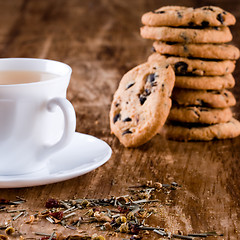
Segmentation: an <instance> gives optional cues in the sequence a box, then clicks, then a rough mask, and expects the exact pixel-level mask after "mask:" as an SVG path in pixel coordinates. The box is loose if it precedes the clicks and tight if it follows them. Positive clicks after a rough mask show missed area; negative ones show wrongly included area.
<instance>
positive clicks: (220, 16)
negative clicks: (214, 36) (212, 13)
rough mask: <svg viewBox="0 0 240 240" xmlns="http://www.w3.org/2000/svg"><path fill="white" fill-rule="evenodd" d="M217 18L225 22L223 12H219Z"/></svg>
mask: <svg viewBox="0 0 240 240" xmlns="http://www.w3.org/2000/svg"><path fill="white" fill-rule="evenodd" d="M217 20H218V21H219V22H220V23H221V24H223V22H224V18H223V16H222V14H221V13H219V14H218V15H217Z"/></svg>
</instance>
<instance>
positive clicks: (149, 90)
mask: <svg viewBox="0 0 240 240" xmlns="http://www.w3.org/2000/svg"><path fill="white" fill-rule="evenodd" d="M174 80H175V75H174V71H173V69H172V67H171V66H170V65H169V64H166V63H165V62H151V63H150V62H148V63H144V64H141V65H139V66H137V67H135V68H133V69H132V70H130V71H129V72H127V73H126V74H125V75H124V76H123V78H122V80H121V81H120V84H119V87H118V89H117V91H116V92H115V94H114V97H113V101H112V105H111V110H110V127H111V132H112V133H114V134H115V135H116V136H117V137H118V139H119V140H120V142H121V143H122V144H123V145H124V146H125V147H137V146H139V145H142V144H144V143H146V142H147V141H148V140H150V139H151V138H152V137H153V136H154V135H156V134H157V133H158V132H159V130H160V128H161V127H162V126H163V124H164V123H165V121H166V119H167V116H168V114H169V111H170V108H171V99H170V95H171V93H172V89H173V86H174Z"/></svg>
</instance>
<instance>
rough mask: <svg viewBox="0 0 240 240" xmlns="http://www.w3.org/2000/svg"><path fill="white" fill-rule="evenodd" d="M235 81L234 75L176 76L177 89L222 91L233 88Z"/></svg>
mask: <svg viewBox="0 0 240 240" xmlns="http://www.w3.org/2000/svg"><path fill="white" fill-rule="evenodd" d="M234 86H235V79H234V77H233V76H232V74H227V75H224V76H210V77H209V76H202V77H199V76H176V78H175V87H178V88H187V89H199V90H222V89H225V88H228V89H229V88H233V87H234Z"/></svg>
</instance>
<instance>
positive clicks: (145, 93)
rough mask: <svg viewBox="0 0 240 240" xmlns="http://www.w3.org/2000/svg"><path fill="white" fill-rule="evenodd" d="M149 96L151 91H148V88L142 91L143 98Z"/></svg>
mask: <svg viewBox="0 0 240 240" xmlns="http://www.w3.org/2000/svg"><path fill="white" fill-rule="evenodd" d="M150 94H151V90H150V89H148V88H146V89H144V94H143V96H149V95H150Z"/></svg>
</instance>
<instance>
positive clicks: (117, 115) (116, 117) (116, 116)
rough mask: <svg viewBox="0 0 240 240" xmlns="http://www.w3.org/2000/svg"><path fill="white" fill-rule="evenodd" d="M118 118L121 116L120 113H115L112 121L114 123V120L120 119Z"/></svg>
mask: <svg viewBox="0 0 240 240" xmlns="http://www.w3.org/2000/svg"><path fill="white" fill-rule="evenodd" d="M120 118H121V114H120V113H118V114H116V115H115V116H114V118H113V123H115V122H117V121H118V120H120Z"/></svg>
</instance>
